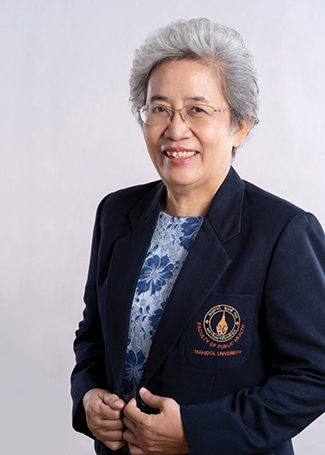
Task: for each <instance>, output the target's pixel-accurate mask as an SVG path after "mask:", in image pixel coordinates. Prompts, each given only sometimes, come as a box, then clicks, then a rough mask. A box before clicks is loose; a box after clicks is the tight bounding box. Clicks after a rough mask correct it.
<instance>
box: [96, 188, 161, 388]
mask: <svg viewBox="0 0 325 455" xmlns="http://www.w3.org/2000/svg"><path fill="white" fill-rule="evenodd" d="M164 194H165V187H164V185H163V184H162V183H160V184H158V186H157V187H156V188H154V189H153V190H152V191H151V192H150V193H149V194H148V195H147V196H146V197H145V198H144V199H143V200H141V201H140V203H139V204H138V205H137V206H136V207H135V208H134V209H133V210H132V212H131V213H130V214H129V220H130V224H131V227H132V229H131V230H130V232H128V233H127V234H126V235H125V236H123V237H121V238H120V239H118V240H117V241H116V242H115V245H114V250H113V255H112V258H111V262H110V268H109V276H108V280H107V283H108V284H107V290H106V299H105V300H106V305H105V310H104V311H105V314H104V320H105V322H106V326H105V324H104V327H106V329H105V330H106V337H107V343H108V346H110V347H111V348H110V349H109V350H108V355H109V359H108V362H109V365H110V366H111V368H110V373H111V374H112V376H113V383H114V385H115V388H116V389H115V392H116V393H118V394H120V393H121V387H122V383H123V374H124V362H125V352H126V343H127V337H128V327H129V315H130V309H131V305H132V301H133V296H134V291H135V287H136V284H137V280H138V277H139V274H140V271H141V267H142V264H143V261H144V258H145V256H146V253H147V250H148V247H149V244H150V241H151V237H152V234H153V231H154V229H155V226H156V222H157V218H158V214H159V210H160V205H161V200H162V198H163V197H164Z"/></svg>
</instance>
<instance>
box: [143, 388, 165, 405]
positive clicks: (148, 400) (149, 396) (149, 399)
mask: <svg viewBox="0 0 325 455" xmlns="http://www.w3.org/2000/svg"><path fill="white" fill-rule="evenodd" d="M139 394H140V397H141V399H142V400H143V401H144V403H145V404H147V405H149V406H150V407H152V408H154V409H160V408H161V407H162V405H163V401H164V398H163V397H160V396H159V395H154V394H153V393H151V392H149V390H147V389H146V388H145V387H141V389H140V390H139Z"/></svg>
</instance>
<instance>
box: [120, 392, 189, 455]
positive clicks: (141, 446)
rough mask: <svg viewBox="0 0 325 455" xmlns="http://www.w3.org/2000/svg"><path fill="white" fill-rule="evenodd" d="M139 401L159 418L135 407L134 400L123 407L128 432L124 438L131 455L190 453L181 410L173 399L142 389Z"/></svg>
mask: <svg viewBox="0 0 325 455" xmlns="http://www.w3.org/2000/svg"><path fill="white" fill-rule="evenodd" d="M140 396H141V399H142V400H143V401H144V402H145V404H147V405H149V406H151V407H152V408H155V409H159V413H158V414H146V413H144V412H142V411H140V409H139V408H138V407H137V404H136V401H135V399H134V398H133V399H132V400H131V401H129V403H128V404H127V405H126V406H125V408H124V410H123V412H124V416H125V417H124V418H123V422H124V424H125V425H126V427H127V430H126V431H125V432H124V433H123V438H124V439H125V441H127V442H128V444H129V450H130V452H131V454H132V455H146V454H185V453H189V450H188V446H187V441H186V437H185V433H184V429H183V424H182V419H181V413H180V406H179V404H178V403H177V402H176V401H175V400H173V399H172V398H166V397H160V396H158V395H153V394H152V393H150V392H149V391H148V390H146V389H145V388H142V389H141V390H140Z"/></svg>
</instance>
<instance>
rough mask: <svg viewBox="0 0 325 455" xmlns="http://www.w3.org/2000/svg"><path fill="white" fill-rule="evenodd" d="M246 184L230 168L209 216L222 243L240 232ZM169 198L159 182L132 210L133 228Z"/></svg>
mask: <svg viewBox="0 0 325 455" xmlns="http://www.w3.org/2000/svg"><path fill="white" fill-rule="evenodd" d="M244 191H245V184H244V182H243V181H242V180H241V178H240V177H239V175H238V174H237V172H236V171H235V170H234V168H233V167H231V168H230V170H229V172H228V175H227V177H226V178H225V180H224V181H223V183H222V184H221V186H220V188H219V189H218V191H217V193H216V195H215V197H214V199H213V201H212V204H211V206H210V208H209V210H208V213H207V215H206V219H207V220H208V222H209V223H210V224H211V226H212V228H213V230H214V231H215V233H216V235H217V236H218V238H219V240H220V242H221V243H224V242H226V241H227V240H229V239H231V238H232V237H234V236H235V235H237V234H239V232H240V228H241V214H242V205H243V198H244ZM165 197H166V187H165V185H164V184H163V182H161V181H158V182H156V185H155V186H154V187H153V188H152V189H151V190H150V191H149V192H148V194H147V195H146V196H145V197H144V198H143V199H141V201H140V202H139V203H138V204H137V205H136V206H135V207H134V208H133V209H132V211H131V212H130V213H129V219H130V223H131V226H132V229H134V228H136V227H137V226H138V225H139V224H141V223H142V222H143V221H145V220H146V218H147V217H148V216H150V215H151V214H152V212H154V211H156V210H159V209H160V207H161V204H162V202H163V201H164V199H165Z"/></svg>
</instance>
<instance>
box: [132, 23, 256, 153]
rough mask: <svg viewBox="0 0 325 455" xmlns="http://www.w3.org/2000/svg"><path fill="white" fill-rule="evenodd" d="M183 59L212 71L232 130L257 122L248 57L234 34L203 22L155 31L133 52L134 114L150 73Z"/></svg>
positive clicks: (142, 101) (251, 65)
mask: <svg viewBox="0 0 325 455" xmlns="http://www.w3.org/2000/svg"><path fill="white" fill-rule="evenodd" d="M183 59H187V60H197V61H202V62H204V63H207V64H208V65H211V66H212V67H213V68H215V69H216V71H217V74H218V75H219V77H220V80H221V85H222V91H223V95H224V97H225V99H226V101H227V103H228V105H229V106H230V107H231V109H232V110H231V115H232V125H233V127H234V128H238V122H239V121H240V120H242V121H245V122H247V123H251V124H252V127H253V126H254V125H256V124H257V123H258V122H259V119H258V104H259V102H258V101H259V89H258V83H257V75H256V71H255V68H254V63H253V56H252V54H251V53H250V52H249V51H248V50H247V48H246V45H245V43H244V41H243V39H242V37H241V36H240V34H239V33H238V32H236V31H235V30H233V29H232V28H229V27H225V26H224V25H220V24H216V23H214V22H212V21H210V20H209V19H205V18H200V19H191V20H189V21H186V20H179V21H176V22H173V23H171V24H169V25H167V26H165V27H162V28H159V29H158V30H156V31H155V32H153V33H151V34H150V35H149V36H148V37H147V39H146V40H145V43H144V44H143V45H142V46H141V47H140V49H137V50H136V51H135V57H134V60H133V66H132V69H131V74H130V101H131V105H132V112H133V113H134V114H137V108H138V107H141V106H143V105H144V104H145V101H146V94H147V87H148V81H149V77H150V74H151V71H152V70H153V69H154V68H155V67H157V66H158V65H159V64H160V63H162V62H165V61H168V60H183ZM139 122H140V124H141V120H140V119H139ZM233 152H234V151H233Z"/></svg>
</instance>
